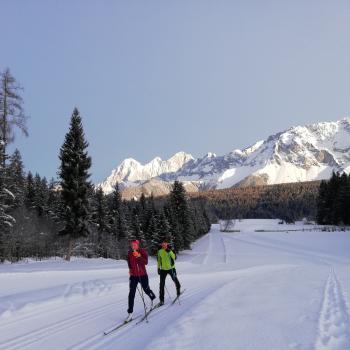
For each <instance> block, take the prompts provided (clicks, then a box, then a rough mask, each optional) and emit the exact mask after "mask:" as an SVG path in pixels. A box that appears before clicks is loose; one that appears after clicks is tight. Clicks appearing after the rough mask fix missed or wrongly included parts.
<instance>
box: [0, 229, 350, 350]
mask: <svg viewBox="0 0 350 350" xmlns="http://www.w3.org/2000/svg"><path fill="white" fill-rule="evenodd" d="M331 234H332V233H328V234H327V233H316V232H312V233H303V232H296V233H293V234H292V233H291V234H286V233H256V232H249V230H247V231H246V232H241V233H221V232H219V230H218V227H217V226H215V225H214V226H213V228H212V230H211V232H210V233H209V234H208V235H206V236H204V237H202V238H201V239H199V240H198V241H197V242H196V243H195V244H194V245H193V249H192V250H191V251H186V252H184V253H182V254H181V256H180V257H179V259H178V262H177V270H178V275H179V279H180V282H181V283H182V285H183V287H184V288H186V292H185V293H184V295H182V296H181V305H179V304H177V303H176V304H174V305H170V304H171V302H170V300H169V299H168V298H167V297H166V298H167V299H166V305H165V306H164V307H162V308H159V309H157V310H155V311H154V312H152V313H151V314H150V315H149V323H145V322H143V323H141V324H139V325H136V323H135V322H132V323H130V324H128V325H126V326H125V327H123V328H121V329H120V330H118V331H116V332H115V333H112V334H110V335H108V336H103V332H104V330H106V329H109V328H111V327H112V326H113V325H115V324H117V323H120V322H121V321H122V319H123V318H124V317H125V316H126V302H127V293H128V279H127V269H126V266H124V264H123V263H114V262H112V263H110V264H107V265H106V266H99V265H98V267H96V266H94V267H93V268H91V269H83V268H81V265H80V264H77V266H76V268H74V267H73V268H69V269H67V270H65V269H66V265H64V266H63V267H62V268H56V265H55V269H52V268H51V269H50V267H49V268H48V270H45V271H41V270H40V269H39V268H38V269H37V268H35V269H33V270H31V271H25V267H23V270H21V267H18V268H13V271H12V269H11V267H10V268H7V269H6V271H2V270H0V272H1V274H0V283H5V282H6V280H7V281H9V285H8V286H7V290H5V291H4V292H3V291H1V292H0V293H1V294H0V305H2V306H0V329H1V332H0V350H5V349H6V350H17V349H50V350H55V349H59V350H62V349H72V350H73V349H74V350H80V349H81V350H82V349H84V350H85V349H87V350H92V349H116V348H118V349H119V348H120V349H131V350H133V349H140V348H142V349H150V350H151V349H152V350H155V349H156V350H157V349H162V348H163V347H164V342H166V344H169V346H171V348H172V349H215V348H234V349H239V350H265V349H266V350H281V349H286V350H290V349H294V350H301V349H302V350H304V349H305V350H349V349H350V347H349V346H350V345H349V344H350V334H349V327H350V318H349V309H348V308H349V305H348V300H349V293H350V279H349V277H348V276H350V268H349V266H350V249H349V253H348V255H347V254H346V248H347V247H349V246H350V244H349V243H350V239H348V238H347V237H348V236H349V233H338V234H337V233H334V238H332V237H330V235H331ZM305 235H306V236H305ZM346 235H348V236H346ZM305 237H306V238H305ZM339 237H340V238H339ZM332 239H339V244H338V245H337V244H333V243H330V242H333V241H332ZM314 240H319V241H318V243H317V244H314ZM322 240H323V243H322V242H321V241H322ZM43 266H44V263H43ZM5 268H6V267H5ZM5 268H4V269H5ZM148 270H149V274H150V285H151V288H152V289H153V290H154V291H155V292H156V294H158V276H157V274H156V266H155V262H154V261H152V262H151V263H150V266H149V267H148ZM67 276H69V277H68V278H67ZM16 278H18V281H16ZM43 278H47V279H50V282H47V285H46V284H45V283H44V282H43V281H42V279H43ZM52 278H54V279H56V281H52V280H51V279H52ZM21 281H24V282H23V283H29V282H30V281H32V284H30V287H29V288H28V289H30V290H29V291H28V292H26V291H25V289H24V287H23V289H22V290H21V288H17V289H19V290H18V292H17V293H16V288H15V287H16V286H17V284H16V283H18V285H20V283H21ZM36 281H38V282H37V285H38V288H37V289H36V288H35V283H36ZM11 283H12V285H11ZM33 283H34V285H33ZM55 283H56V285H55ZM167 286H168V289H169V291H170V293H172V294H173V296H174V294H175V292H174V286H173V285H172V283H171V280H170V279H168V280H167ZM10 292H11V293H10ZM142 312H143V306H142V303H141V302H140V301H139V300H137V301H136V305H135V315H136V316H137V315H140V314H142Z"/></svg>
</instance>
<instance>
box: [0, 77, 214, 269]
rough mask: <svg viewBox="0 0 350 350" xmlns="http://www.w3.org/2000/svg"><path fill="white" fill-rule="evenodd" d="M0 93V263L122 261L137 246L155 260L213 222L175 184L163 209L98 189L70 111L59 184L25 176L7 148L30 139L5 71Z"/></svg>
mask: <svg viewBox="0 0 350 350" xmlns="http://www.w3.org/2000/svg"><path fill="white" fill-rule="evenodd" d="M0 79H1V86H0V261H1V262H3V261H5V260H9V261H18V260H20V259H23V258H26V257H36V258H44V257H51V256H65V257H66V259H67V260H69V259H70V257H71V255H72V254H74V255H80V256H86V257H105V258H115V259H121V258H124V257H125V255H126V252H127V249H128V243H129V240H130V239H133V238H137V239H139V240H140V241H141V243H142V245H143V246H144V247H146V248H148V249H149V251H150V253H151V254H155V253H156V251H157V249H158V247H159V243H160V241H161V240H162V239H163V238H166V239H167V240H169V241H170V243H171V244H172V245H173V247H174V249H175V250H177V251H180V250H183V249H188V248H190V244H191V243H192V242H193V241H194V240H195V239H197V238H198V237H200V236H201V235H203V234H205V233H207V232H208V231H209V228H210V220H209V218H208V215H207V213H206V209H205V206H204V205H203V203H202V202H196V203H192V202H190V201H189V200H188V198H187V195H186V192H185V189H184V187H183V185H182V183H180V182H175V183H174V185H173V189H172V191H171V193H170V195H169V196H168V197H167V199H166V200H165V201H163V202H162V203H161V204H159V203H156V201H155V200H154V198H153V197H149V198H146V197H145V196H141V198H140V200H138V201H136V200H131V201H125V200H122V197H121V192H120V189H119V186H118V184H116V186H115V189H114V191H113V193H112V194H110V195H105V194H104V193H103V191H102V189H101V188H95V187H94V186H93V184H92V183H91V181H90V180H89V178H90V173H89V171H90V167H91V158H90V156H89V155H88V151H87V149H88V142H87V141H86V139H85V134H84V130H83V124H82V118H81V116H80V114H79V111H78V109H76V108H75V109H74V111H73V114H72V117H71V121H70V126H69V131H68V132H67V134H66V136H65V139H64V142H63V145H62V147H61V149H60V151H59V159H60V167H59V171H58V174H59V179H58V180H55V179H51V180H50V181H48V180H47V179H46V178H45V177H41V176H40V175H39V174H35V175H33V174H32V173H31V172H30V171H29V172H27V173H26V172H25V170H24V164H23V160H22V157H21V153H20V151H19V150H17V149H16V150H15V151H14V152H13V154H11V155H10V156H9V155H8V152H7V149H8V147H7V146H8V145H9V144H10V143H11V142H13V141H14V133H15V130H16V128H19V129H20V130H21V131H22V132H23V133H24V134H25V135H28V131H27V126H26V120H27V118H26V116H25V114H24V110H23V100H22V97H21V95H20V91H21V87H20V85H19V84H18V83H17V81H16V79H15V78H14V77H13V76H12V75H11V73H10V71H9V70H6V71H5V72H3V73H1V75H0Z"/></svg>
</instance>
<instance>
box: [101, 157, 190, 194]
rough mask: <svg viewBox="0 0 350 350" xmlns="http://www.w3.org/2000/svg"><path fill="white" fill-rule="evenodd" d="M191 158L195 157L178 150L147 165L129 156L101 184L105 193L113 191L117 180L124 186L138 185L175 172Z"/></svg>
mask: <svg viewBox="0 0 350 350" xmlns="http://www.w3.org/2000/svg"><path fill="white" fill-rule="evenodd" d="M191 160H194V158H193V157H192V156H191V155H190V154H188V153H185V152H178V153H176V154H174V155H173V156H172V157H171V158H169V159H168V160H162V159H161V158H160V157H156V158H154V159H153V160H151V161H150V162H149V163H147V164H145V165H142V164H141V163H139V162H138V161H137V160H135V159H132V158H128V159H125V160H124V161H123V162H122V163H121V164H120V165H119V166H118V167H117V168H116V169H115V170H113V171H112V173H111V175H110V176H108V177H107V179H106V180H105V181H104V182H102V183H101V184H100V186H101V187H102V189H103V191H104V192H105V193H110V192H112V191H113V188H114V186H115V184H116V183H117V182H118V183H119V184H120V185H121V186H122V187H124V188H125V187H134V186H138V185H140V184H141V183H143V182H145V181H148V180H151V179H154V178H157V177H159V176H160V175H163V174H170V173H175V172H177V171H179V170H180V169H181V168H183V167H184V165H185V164H186V163H187V162H189V161H191Z"/></svg>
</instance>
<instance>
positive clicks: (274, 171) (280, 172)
mask: <svg viewBox="0 0 350 350" xmlns="http://www.w3.org/2000/svg"><path fill="white" fill-rule="evenodd" d="M333 170H336V171H345V172H350V118H344V119H342V120H339V121H336V122H322V123H316V124H311V125H306V126H296V127H292V128H290V129H288V130H286V131H283V132H279V133H277V134H274V135H271V136H270V137H268V138H267V139H266V140H263V141H258V142H256V143H255V144H254V145H252V146H250V147H247V148H245V149H243V150H240V149H236V150H234V151H232V152H229V153H227V154H225V155H222V156H217V155H216V154H214V153H208V154H206V155H205V156H204V157H202V158H194V157H192V155H190V154H187V153H184V152H180V153H177V154H175V155H174V156H173V157H171V158H170V159H168V160H165V161H163V160H161V159H160V158H158V157H157V158H155V159H153V160H152V161H151V162H150V163H147V164H145V165H142V164H140V163H139V162H137V161H136V160H133V159H126V160H124V161H123V162H122V164H121V165H120V166H119V167H118V168H117V169H116V170H113V172H112V174H111V175H110V176H109V177H108V178H107V179H106V180H105V181H104V182H103V183H102V184H101V186H102V188H103V190H104V191H105V192H106V193H109V192H111V191H112V189H113V186H114V185H115V183H116V182H119V183H121V184H122V185H123V186H124V187H135V186H139V187H140V186H141V187H142V186H145V185H147V183H148V182H149V181H151V180H152V181H153V180H157V181H158V183H164V182H165V183H169V182H173V181H174V180H181V181H183V182H185V184H191V186H190V188H191V190H195V189H198V190H201V189H208V188H228V187H232V186H244V185H261V184H277V183H287V182H299V181H311V180H318V179H326V178H329V176H330V175H331V172H332V171H333Z"/></svg>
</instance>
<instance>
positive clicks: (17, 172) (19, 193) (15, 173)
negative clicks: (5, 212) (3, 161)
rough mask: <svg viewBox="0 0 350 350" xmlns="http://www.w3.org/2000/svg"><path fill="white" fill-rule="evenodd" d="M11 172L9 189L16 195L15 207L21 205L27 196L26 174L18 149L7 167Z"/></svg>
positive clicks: (9, 172)
mask: <svg viewBox="0 0 350 350" xmlns="http://www.w3.org/2000/svg"><path fill="white" fill-rule="evenodd" d="M7 169H8V174H9V190H10V191H11V192H12V193H13V195H14V196H15V199H14V207H15V208H18V207H21V206H22V205H23V203H24V197H25V175H24V165H23V161H22V156H21V153H20V152H19V150H18V149H16V150H15V151H14V153H13V154H12V156H11V157H10V162H9V165H8V167H7Z"/></svg>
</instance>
